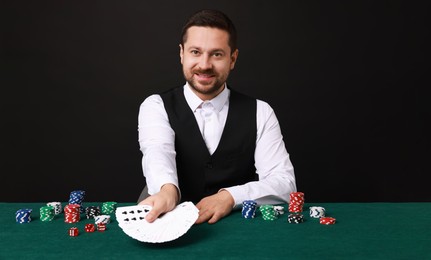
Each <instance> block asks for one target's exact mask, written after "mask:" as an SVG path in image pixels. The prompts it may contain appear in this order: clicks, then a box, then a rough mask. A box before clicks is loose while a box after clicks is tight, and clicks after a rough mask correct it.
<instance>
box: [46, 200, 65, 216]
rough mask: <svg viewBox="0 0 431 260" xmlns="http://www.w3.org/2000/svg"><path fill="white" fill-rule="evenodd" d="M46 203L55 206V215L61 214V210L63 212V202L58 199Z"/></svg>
mask: <svg viewBox="0 0 431 260" xmlns="http://www.w3.org/2000/svg"><path fill="white" fill-rule="evenodd" d="M46 205H47V206H52V207H54V214H55V215H59V214H61V212H63V208H62V206H61V202H58V201H54V202H48V203H46Z"/></svg>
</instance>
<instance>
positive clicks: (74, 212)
mask: <svg viewBox="0 0 431 260" xmlns="http://www.w3.org/2000/svg"><path fill="white" fill-rule="evenodd" d="M80 219H81V215H80V205H78V204H68V205H66V206H65V207H64V222H66V223H76V222H79V220H80Z"/></svg>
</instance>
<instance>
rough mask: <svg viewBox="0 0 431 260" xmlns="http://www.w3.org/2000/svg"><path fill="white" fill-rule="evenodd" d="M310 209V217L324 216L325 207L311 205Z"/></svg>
mask: <svg viewBox="0 0 431 260" xmlns="http://www.w3.org/2000/svg"><path fill="white" fill-rule="evenodd" d="M309 209H310V217H312V218H321V217H324V216H325V208H323V207H318V206H312V207H310V208H309Z"/></svg>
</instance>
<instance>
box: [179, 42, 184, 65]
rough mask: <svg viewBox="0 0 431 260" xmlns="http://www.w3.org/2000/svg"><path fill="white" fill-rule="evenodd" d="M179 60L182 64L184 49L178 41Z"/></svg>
mask: <svg viewBox="0 0 431 260" xmlns="http://www.w3.org/2000/svg"><path fill="white" fill-rule="evenodd" d="M180 61H181V64H183V61H184V49H183V45H182V44H181V43H180Z"/></svg>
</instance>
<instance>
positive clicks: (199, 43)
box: [184, 26, 230, 49]
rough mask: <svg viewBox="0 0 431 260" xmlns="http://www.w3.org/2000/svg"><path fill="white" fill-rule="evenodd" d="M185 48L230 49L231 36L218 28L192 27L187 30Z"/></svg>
mask: <svg viewBox="0 0 431 260" xmlns="http://www.w3.org/2000/svg"><path fill="white" fill-rule="evenodd" d="M184 47H185V48H188V47H198V48H208V49H214V48H215V49H225V48H228V49H230V47H229V34H228V33H227V32H226V31H224V30H221V29H218V28H212V27H201V26H192V27H190V28H189V29H187V38H186V41H185V42H184Z"/></svg>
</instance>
